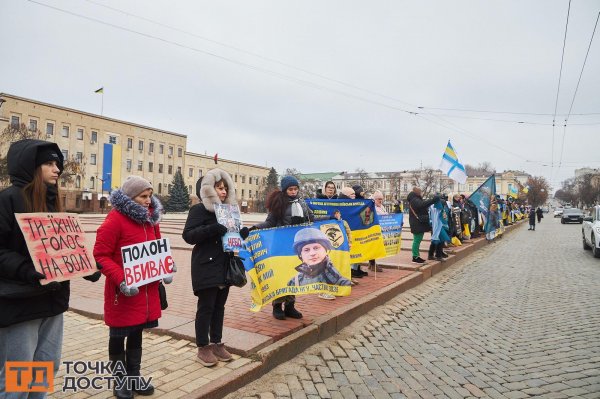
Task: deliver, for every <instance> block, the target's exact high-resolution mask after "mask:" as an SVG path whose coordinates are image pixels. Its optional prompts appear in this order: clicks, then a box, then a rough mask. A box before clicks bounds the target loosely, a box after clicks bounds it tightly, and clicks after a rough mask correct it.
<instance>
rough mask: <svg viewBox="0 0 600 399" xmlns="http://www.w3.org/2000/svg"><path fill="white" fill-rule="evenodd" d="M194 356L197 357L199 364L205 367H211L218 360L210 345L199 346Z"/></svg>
mask: <svg viewBox="0 0 600 399" xmlns="http://www.w3.org/2000/svg"><path fill="white" fill-rule="evenodd" d="M196 356H197V357H198V361H199V362H200V364H201V365H203V366H206V367H212V366H214V365H215V364H217V363H218V362H219V360H218V359H217V358H216V356H215V355H214V354H213V351H212V348H211V345H206V346H199V347H198V354H197V355H196Z"/></svg>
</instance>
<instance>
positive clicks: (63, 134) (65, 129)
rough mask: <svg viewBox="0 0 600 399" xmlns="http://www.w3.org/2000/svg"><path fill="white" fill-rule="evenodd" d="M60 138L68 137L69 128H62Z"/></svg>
mask: <svg viewBox="0 0 600 399" xmlns="http://www.w3.org/2000/svg"><path fill="white" fill-rule="evenodd" d="M60 135H61V136H62V137H69V126H63V128H62V132H61V133H60Z"/></svg>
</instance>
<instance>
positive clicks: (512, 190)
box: [508, 184, 519, 198]
mask: <svg viewBox="0 0 600 399" xmlns="http://www.w3.org/2000/svg"><path fill="white" fill-rule="evenodd" d="M508 195H509V196H511V197H513V198H517V197H518V196H519V189H518V188H517V186H515V185H514V184H509V185H508Z"/></svg>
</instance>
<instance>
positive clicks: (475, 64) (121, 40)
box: [0, 0, 600, 189]
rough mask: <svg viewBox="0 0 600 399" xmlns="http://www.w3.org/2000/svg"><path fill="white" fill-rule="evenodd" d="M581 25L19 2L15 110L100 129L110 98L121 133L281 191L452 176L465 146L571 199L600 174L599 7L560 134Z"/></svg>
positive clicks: (370, 11) (449, 10)
mask: <svg viewBox="0 0 600 399" xmlns="http://www.w3.org/2000/svg"><path fill="white" fill-rule="evenodd" d="M40 4H44V5H46V6H43V5H40ZM47 6H51V7H53V8H49V7H47ZM57 8H58V9H60V10H62V11H59V10H57ZM568 9H569V2H568V1H567V0H560V1H559V0H550V1H549V0H539V1H523V0H516V1H504V0H503V1H454V0H453V1H442V0H440V1H416V0H415V1H399V0H398V1H395V0H389V1H378V0H371V1H352V0H351V1H348V0H342V1H323V0H319V1H307V0H302V1H295V2H292V1H281V0H277V1H275V0H272V1H249V0H244V1H223V0H219V1H192V0H189V1H168V2H165V1H150V0H144V1H141V0H140V1H124V0H119V1H116V0H115V1H113V0H64V1H63V0H61V1H57V0H39V2H38V0H35V2H33V1H27V0H1V1H0V12H1V14H2V15H3V16H4V18H2V24H0V38H1V43H2V50H3V51H2V61H1V62H0V92H6V93H10V94H14V95H18V96H22V97H27V98H31V99H35V100H39V101H44V102H48V103H52V104H56V105H60V106H66V107H71V108H76V109H79V110H83V111H86V112H92V113H98V114H99V113H100V106H101V96H100V95H99V94H94V90H96V89H98V88H99V87H101V86H103V87H104V115H105V116H108V117H112V118H117V119H122V120H126V121H131V122H134V123H139V124H143V125H147V126H152V127H155V128H160V129H165V130H170V131H174V132H177V133H182V134H186V135H187V136H188V151H192V152H197V153H207V154H209V155H213V154H214V153H216V152H218V153H219V156H220V157H222V158H227V159H232V160H239V161H242V162H248V163H254V164H259V165H267V166H274V167H275V168H276V169H277V170H278V172H280V173H281V172H282V171H283V170H285V168H296V169H298V170H300V171H301V172H303V173H314V172H329V171H336V172H339V171H355V170H356V169H357V168H363V169H366V170H367V171H373V172H375V171H395V170H404V169H411V168H416V167H420V166H421V165H423V166H433V167H438V166H439V163H440V161H441V156H442V153H443V151H444V149H445V146H446V143H447V141H448V139H451V141H452V143H453V145H454V147H455V149H456V151H457V152H458V155H459V159H460V161H461V162H462V163H468V164H473V165H477V164H478V163H481V162H484V161H487V162H490V163H491V164H492V165H493V166H494V167H495V168H496V169H497V170H498V171H502V170H506V169H521V170H525V171H526V172H528V173H531V174H533V175H543V176H545V177H546V178H547V179H548V180H551V184H552V185H553V186H554V188H555V189H556V188H558V187H559V183H560V181H562V180H564V179H565V178H568V177H571V176H573V171H574V169H575V168H580V167H585V166H589V167H594V168H598V167H600V38H599V37H598V36H600V32H598V31H599V30H600V27H598V28H597V31H596V34H595V36H596V37H595V38H594V40H593V41H592V42H591V48H590V49H589V55H588V57H587V61H586V64H585V68H584V69H583V75H582V77H581V81H580V83H579V88H578V90H577V94H576V96H575V97H574V94H575V88H576V86H577V81H578V79H579V76H580V73H581V71H582V66H583V64H584V59H585V57H586V52H587V51H588V47H589V45H590V39H591V38H592V32H593V30H594V25H595V23H596V20H597V17H598V12H599V11H600V1H598V0H573V1H572V3H571V7H570V15H569V20H568V32H567V38H566V44H565V53H564V62H563V68H562V80H561V83H560V94H559V97H558V108H557V114H558V115H557V116H556V120H557V127H556V128H554V129H553V127H552V120H553V114H554V110H555V102H556V99H557V88H558V82H559V72H560V67H561V55H562V49H563V39H564V35H565V25H566V23H567V11H568ZM73 14H78V15H77V16H76V15H73ZM97 21H100V22H97ZM573 98H574V102H573V107H572V110H571V114H570V116H569V118H568V122H567V124H568V126H567V128H566V130H565V129H563V124H564V119H565V117H566V114H567V113H568V112H569V108H570V107H571V103H572V101H573ZM418 107H424V108H418ZM450 109H452V110H450ZM455 109H459V110H471V111H469V112H467V111H455ZM473 111H494V112H496V113H491V112H473ZM412 112H419V115H414V114H412ZM498 112H506V113H498ZM512 113H514V114H512ZM520 113H523V114H520ZM531 114H545V115H531ZM578 114H586V115H578ZM491 119H493V120H491ZM506 121H510V122H506ZM519 121H521V122H526V123H517V122H519ZM563 134H564V135H565V138H564V147H563V145H562V143H563ZM553 138H554V140H553ZM553 150H554V151H553ZM561 155H562V156H561Z"/></svg>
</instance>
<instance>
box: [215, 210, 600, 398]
mask: <svg viewBox="0 0 600 399" xmlns="http://www.w3.org/2000/svg"><path fill="white" fill-rule="evenodd" d="M599 287H600V262H599V261H598V259H594V258H593V257H592V256H591V254H590V253H589V251H584V250H583V249H582V244H581V225H579V224H577V225H561V224H560V222H559V221H558V220H557V219H549V218H545V219H544V220H543V221H542V223H540V224H538V225H537V228H536V231H528V230H527V229H526V228H524V227H521V228H519V229H518V230H517V231H515V232H513V233H511V234H510V235H508V236H506V237H504V238H501V239H499V240H498V242H495V243H492V244H490V245H489V246H488V247H486V248H484V249H482V250H480V251H478V252H477V253H475V254H473V255H471V256H470V257H469V258H467V259H466V260H464V261H462V262H460V263H458V264H456V265H455V266H453V267H452V268H451V269H449V270H447V271H446V272H444V273H441V274H439V275H437V276H435V277H434V278H431V279H429V280H428V281H427V282H425V283H424V284H422V285H420V286H418V287H417V288H415V289H412V290H410V291H409V292H406V293H403V294H401V295H399V296H398V297H397V298H395V299H394V300H392V301H390V302H388V303H387V304H386V305H384V306H382V307H379V308H377V309H375V310H374V311H372V312H371V313H369V314H367V315H365V316H363V317H362V318H360V319H359V320H357V321H356V322H355V323H353V324H352V325H351V326H349V327H348V328H346V329H344V330H343V331H342V332H340V333H339V334H337V335H335V336H333V337H331V338H330V339H328V340H326V341H323V342H321V343H319V344H317V345H315V346H313V347H311V348H310V349H309V350H308V351H306V352H304V353H303V354H301V355H299V356H297V357H296V358H294V359H292V360H291V361H289V362H287V363H286V364H283V365H281V366H279V367H277V368H275V369H273V370H272V371H270V372H269V373H268V374H267V375H265V376H263V377H262V378H261V379H259V380H257V381H254V382H253V383H252V384H249V385H247V386H246V387H244V388H243V389H241V390H239V391H238V392H236V393H233V394H231V395H229V396H228V397H227V398H240V397H254V398H257V397H259V398H261V399H265V398H273V397H291V398H333V399H337V398H345V399H350V398H373V397H374V398H405V397H406V398H464V397H491V398H526V397H533V396H536V397H546V398H570V397H581V398H600V295H599V293H598V290H599V289H600V288H599Z"/></svg>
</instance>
